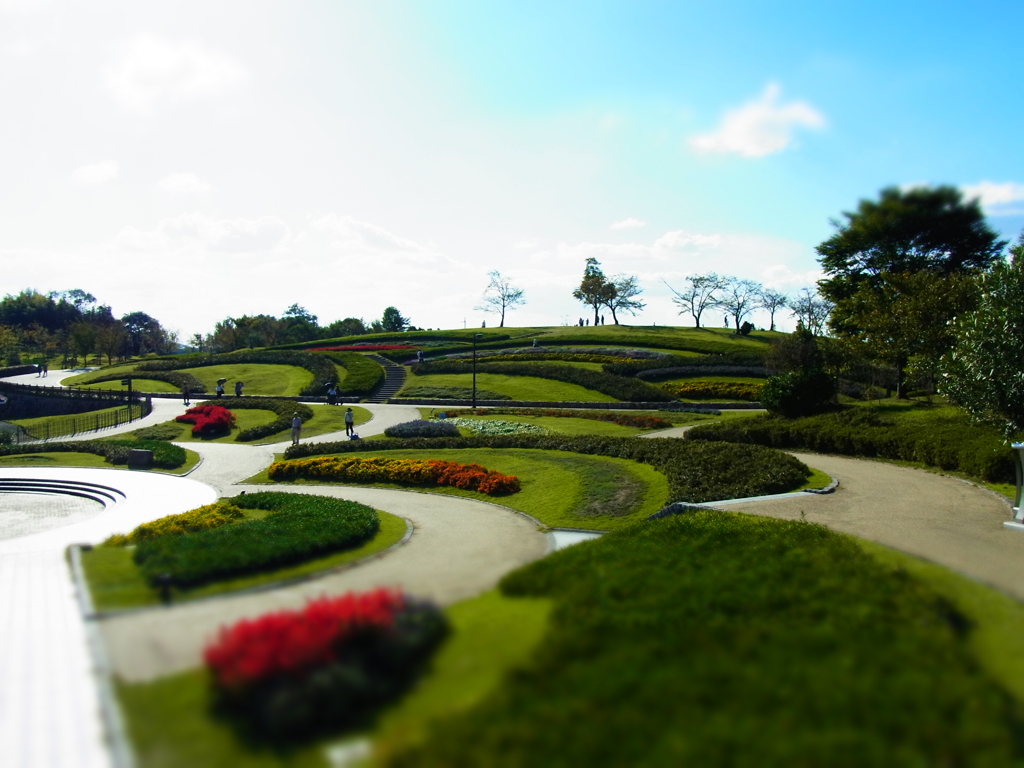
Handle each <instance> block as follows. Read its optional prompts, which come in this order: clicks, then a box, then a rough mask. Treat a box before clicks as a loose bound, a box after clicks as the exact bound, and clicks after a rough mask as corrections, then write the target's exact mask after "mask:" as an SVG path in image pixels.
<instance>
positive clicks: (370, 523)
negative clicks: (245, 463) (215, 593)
mask: <svg viewBox="0 0 1024 768" xmlns="http://www.w3.org/2000/svg"><path fill="white" fill-rule="evenodd" d="M229 501H230V503H231V504H233V505H234V506H236V507H239V508H241V509H262V510H267V511H269V512H271V514H269V515H267V516H266V517H265V518H263V519H260V520H251V521H247V522H244V523H235V524H233V525H225V526H221V527H220V528H214V529H212V530H207V531H200V532H198V533H190V534H188V535H185V536H160V537H158V538H154V539H148V540H145V541H141V542H139V545H138V547H137V548H136V550H135V554H134V556H133V560H134V561H135V563H136V564H137V565H138V566H139V568H140V570H141V571H142V573H143V575H144V576H145V577H146V580H147V581H148V582H149V583H151V584H156V583H157V580H158V578H159V577H160V576H161V574H168V575H169V576H170V577H171V580H172V582H173V583H174V584H175V585H176V586H178V587H194V586H198V585H200V584H205V583H208V582H211V581H214V580H216V579H223V578H227V577H230V576H236V575H243V574H246V573H253V572H256V571H260V570H267V569H271V568H280V567H283V566H286V565H290V564H292V563H297V562H300V561H302V560H307V559H309V558H313V557H316V556H318V555H322V554H326V553H328V552H332V551H336V550H340V549H347V548H350V547H355V546H358V545H359V544H361V543H362V542H364V541H366V540H367V539H369V538H370V537H372V536H373V535H374V534H375V533H376V532H377V528H378V525H379V522H378V518H377V513H376V512H375V511H374V510H373V509H371V508H370V507H367V506H364V505H362V504H357V503H355V502H352V501H342V500H340V499H331V498H327V497H324V496H311V495H306V494H292V493H276V492H263V493H252V494H246V495H242V496H236V497H234V498H233V499H230V500H229Z"/></svg>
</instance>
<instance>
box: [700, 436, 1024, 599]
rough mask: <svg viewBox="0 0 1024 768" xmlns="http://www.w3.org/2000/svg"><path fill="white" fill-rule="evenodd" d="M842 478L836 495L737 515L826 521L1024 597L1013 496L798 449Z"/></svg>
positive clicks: (1021, 542) (1022, 539) (774, 502)
mask: <svg viewBox="0 0 1024 768" xmlns="http://www.w3.org/2000/svg"><path fill="white" fill-rule="evenodd" d="M793 455H794V456H796V457H797V458H798V459H800V460H801V461H803V462H804V463H805V464H808V465H810V466H813V467H815V468H817V469H820V470H822V471H823V472H827V473H828V474H830V475H832V477H835V478H838V479H839V487H838V488H837V489H836V491H835V492H834V493H831V494H825V495H799V496H789V497H784V498H777V499H770V500H763V501H751V502H744V503H738V504H710V505H708V506H716V507H721V508H727V509H730V510H733V511H736V512H746V513H749V514H755V515H765V516H768V517H777V518H782V519H786V520H799V519H801V518H802V517H803V518H804V519H806V520H807V521H808V522H812V523H821V524H822V525H826V526H828V527H829V528H832V529H833V530H836V531H841V532H842V533H849V534H852V535H854V536H859V537H861V538H864V539H870V540H871V541H877V542H878V543H880V544H885V545H886V546H889V547H893V548H894V549H899V550H902V551H904V552H907V553H909V554H911V555H917V556H918V557H923V558H925V559H927V560H931V561H933V562H935V563H939V564H940V565H944V566H946V567H947V568H952V569H953V570H956V571H959V572H961V573H964V574H967V575H968V576H972V577H974V578H976V579H980V580H981V581H985V582H988V583H989V584H992V585H993V586H995V587H998V588H999V589H1002V590H1004V591H1005V592H1008V593H1010V594H1012V595H1014V596H1016V597H1017V598H1019V599H1022V600H1024V535H1022V534H1021V533H1020V532H1018V531H1012V530H1009V529H1007V528H1004V527H1003V522H1004V521H1006V520H1009V519H1010V517H1011V515H1010V506H1009V503H1008V502H1007V500H1006V499H1004V498H1003V497H1001V496H999V495H997V494H995V493H993V492H992V491H988V490H986V489H984V488H980V487H978V486H976V485H974V484H973V483H968V482H967V481H965V480H960V479H958V478H955V477H949V476H946V475H938V474H935V473H932V472H926V471H924V470H920V469H911V468H908V467H898V466H895V465H892V464H886V463H883V462H878V461H868V460H865V459H851V458H847V457H844V456H826V455H821V454H807V453H793Z"/></svg>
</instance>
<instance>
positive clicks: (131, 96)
mask: <svg viewBox="0 0 1024 768" xmlns="http://www.w3.org/2000/svg"><path fill="white" fill-rule="evenodd" d="M247 76H248V73H247V71H246V69H245V68H244V67H243V66H242V65H241V64H239V63H238V62H237V61H235V60H234V59H232V58H231V57H230V56H228V55H227V54H226V53H224V52H222V51H218V50H214V49H211V48H206V47H204V46H203V45H201V44H199V43H197V42H195V41H183V42H177V43H172V42H168V41H166V40H160V39H159V38H155V37H152V36H149V35H140V36H139V37H136V38H135V39H134V40H133V41H132V42H131V43H129V45H128V46H127V48H126V49H125V51H124V53H123V54H122V55H121V57H120V59H119V60H118V61H117V63H116V64H114V65H113V66H111V67H109V68H107V70H106V72H105V73H104V85H105V87H106V89H107V91H108V92H109V93H110V95H111V96H113V97H114V99H115V100H116V101H118V102H119V103H120V104H121V105H122V106H123V107H124V108H125V109H129V110H132V111H136V112H151V111H152V110H153V109H154V107H156V106H157V105H159V104H163V103H167V104H174V103H177V102H181V101H189V100H192V99H198V98H205V97H209V96H213V95H216V94H218V93H221V92H222V91H224V90H226V89H228V88H230V87H232V86H234V85H237V84H239V83H241V82H242V81H244V80H245V79H246V77H247Z"/></svg>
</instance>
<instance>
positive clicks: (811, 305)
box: [789, 288, 835, 336]
mask: <svg viewBox="0 0 1024 768" xmlns="http://www.w3.org/2000/svg"><path fill="white" fill-rule="evenodd" d="M833 307H835V304H833V303H832V302H831V301H829V300H828V299H824V298H822V297H821V296H819V295H818V294H817V293H815V292H813V291H811V289H810V288H803V289H801V291H800V295H799V296H797V297H796V298H795V299H794V300H793V302H792V303H791V304H790V305H789V308H790V309H791V310H792V312H793V314H794V315H795V316H796V319H797V321H798V322H799V323H800V324H801V325H803V327H804V328H806V329H807V330H809V331H810V332H811V333H813V334H814V335H815V336H824V335H825V325H826V323H828V318H829V315H831V314H832V309H833Z"/></svg>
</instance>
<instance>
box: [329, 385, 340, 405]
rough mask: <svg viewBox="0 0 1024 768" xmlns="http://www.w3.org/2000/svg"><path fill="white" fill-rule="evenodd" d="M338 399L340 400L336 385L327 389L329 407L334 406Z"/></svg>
mask: <svg viewBox="0 0 1024 768" xmlns="http://www.w3.org/2000/svg"><path fill="white" fill-rule="evenodd" d="M337 398H338V390H336V389H335V388H334V385H333V384H331V386H329V387H328V388H327V404H328V405H334V401H335V400H337Z"/></svg>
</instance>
